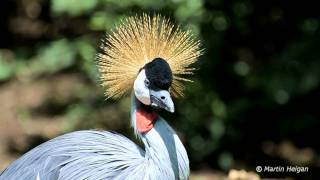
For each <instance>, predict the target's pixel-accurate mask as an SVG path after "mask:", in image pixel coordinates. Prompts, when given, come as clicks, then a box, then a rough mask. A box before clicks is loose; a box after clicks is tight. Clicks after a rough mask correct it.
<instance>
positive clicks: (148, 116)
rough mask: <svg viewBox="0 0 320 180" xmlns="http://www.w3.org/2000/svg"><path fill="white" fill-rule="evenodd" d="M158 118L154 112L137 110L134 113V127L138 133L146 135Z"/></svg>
mask: <svg viewBox="0 0 320 180" xmlns="http://www.w3.org/2000/svg"><path fill="white" fill-rule="evenodd" d="M157 118H158V114H157V113H155V112H153V111H152V112H147V111H146V110H144V109H139V110H138V111H137V112H136V127H137V130H138V131H139V133H147V132H149V131H150V130H151V129H152V128H153V124H154V123H155V121H156V120H157Z"/></svg>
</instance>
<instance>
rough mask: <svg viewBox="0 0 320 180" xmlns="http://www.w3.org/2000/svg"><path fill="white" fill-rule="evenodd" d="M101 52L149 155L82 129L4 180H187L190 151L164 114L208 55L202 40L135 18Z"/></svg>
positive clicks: (107, 79)
mask: <svg viewBox="0 0 320 180" xmlns="http://www.w3.org/2000/svg"><path fill="white" fill-rule="evenodd" d="M101 50H102V51H101V53H98V54H97V59H98V67H99V71H100V74H101V82H102V85H103V86H104V87H105V88H106V93H105V94H106V96H107V97H108V98H115V99H117V98H120V97H122V96H123V95H125V94H128V93H129V92H130V91H132V90H131V89H132V88H133V91H132V93H131V96H132V98H131V99H132V101H131V125H132V127H133V129H134V132H135V134H136V135H137V137H138V138H139V139H140V140H141V141H142V142H143V144H144V149H142V148H141V147H140V146H138V145H136V144H135V143H133V142H132V141H131V140H129V139H128V138H126V137H124V136H122V135H120V134H117V133H112V132H108V131H94V130H88V131H77V132H71V133H68V134H65V135H62V136H59V137H56V138H54V139H52V140H49V141H47V142H45V143H43V144H41V145H39V146H37V147H35V148H34V149H32V150H30V151H29V152H27V153H26V154H25V155H23V156H22V157H20V158H19V159H18V160H16V161H14V162H13V163H12V164H11V165H9V166H8V167H7V168H6V169H5V170H4V171H3V172H2V173H1V174H0V179H1V180H56V179H59V180H100V179H119V180H123V179H130V180H152V179H155V180H156V179H157V180H162V179H163V180H173V179H188V176H189V160H188V155H187V152H186V150H185V148H184V146H183V144H182V143H181V141H180V139H179V137H178V136H177V134H176V133H175V131H174V130H173V129H172V128H171V127H170V126H169V125H168V123H167V122H166V121H165V120H164V119H163V118H162V117H161V116H160V115H159V114H158V109H164V110H166V111H169V112H174V104H173V101H172V98H171V96H170V93H171V94H173V95H174V96H176V97H179V96H182V95H183V94H182V92H183V82H184V81H190V80H188V79H186V78H185V77H183V76H184V75H186V74H192V72H193V70H194V68H192V67H190V65H191V64H193V63H194V62H195V61H196V60H197V58H198V57H199V56H200V55H201V53H202V50H201V49H200V42H199V41H198V40H196V39H195V38H194V37H193V36H192V34H191V33H190V31H183V30H181V28H179V27H176V26H174V25H173V24H172V23H170V21H169V20H167V19H166V18H164V17H162V16H160V15H154V16H149V15H146V14H143V15H140V16H138V15H136V16H131V17H128V18H126V19H124V20H123V21H121V23H120V24H119V25H118V26H116V27H115V28H114V30H113V31H112V32H110V33H108V34H107V36H106V37H105V39H104V40H103V42H102V45H101Z"/></svg>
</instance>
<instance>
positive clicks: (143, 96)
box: [133, 70, 151, 105]
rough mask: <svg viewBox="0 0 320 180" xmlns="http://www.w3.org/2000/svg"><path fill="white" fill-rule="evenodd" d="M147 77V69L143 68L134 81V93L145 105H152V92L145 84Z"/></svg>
mask: <svg viewBox="0 0 320 180" xmlns="http://www.w3.org/2000/svg"><path fill="white" fill-rule="evenodd" d="M145 79H146V74H145V71H144V70H142V71H141V72H140V73H139V74H138V76H137V79H136V80H135V81H134V86H133V89H134V94H135V96H136V98H137V99H138V100H139V101H140V102H142V103H143V104H145V105H150V104H151V101H150V92H149V89H148V88H147V87H146V86H145V84H144V81H145Z"/></svg>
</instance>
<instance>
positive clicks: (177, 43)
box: [97, 14, 202, 98]
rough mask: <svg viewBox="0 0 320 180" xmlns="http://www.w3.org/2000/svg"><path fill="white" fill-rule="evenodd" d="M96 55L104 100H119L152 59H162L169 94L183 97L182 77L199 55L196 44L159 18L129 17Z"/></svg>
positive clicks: (145, 16) (189, 35) (186, 33)
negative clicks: (169, 75) (169, 76)
mask: <svg viewBox="0 0 320 180" xmlns="http://www.w3.org/2000/svg"><path fill="white" fill-rule="evenodd" d="M101 49H102V52H101V53H99V54H98V55H97V58H98V60H99V63H98V65H99V70H100V73H101V82H102V85H103V86H104V87H106V96H107V97H108V98H119V97H121V96H123V95H125V94H127V93H128V92H130V90H131V88H132V87H133V83H134V80H135V78H136V76H137V74H138V71H139V70H140V69H141V68H142V67H143V66H144V65H145V64H146V63H148V62H150V61H152V60H153V59H154V58H157V57H160V58H162V59H165V60H166V61H167V62H168V63H169V65H170V67H171V70H172V73H173V83H172V87H171V92H172V94H173V95H174V96H176V97H179V96H182V95H183V89H184V86H183V83H182V82H183V81H189V80H188V79H186V78H185V77H184V76H185V75H189V74H192V73H193V71H194V68H192V67H190V65H191V64H193V63H194V62H195V61H196V60H197V58H198V57H199V56H200V55H201V52H202V51H201V49H200V42H199V40H196V39H195V38H194V36H193V35H192V34H191V32H190V31H183V30H181V28H180V27H177V26H175V25H173V24H172V23H171V22H170V21H169V20H168V19H166V18H164V17H162V16H160V15H155V16H149V15H147V14H143V15H141V16H132V17H128V18H126V19H124V20H123V21H122V22H121V23H120V24H119V25H118V26H117V27H116V28H115V29H114V30H113V31H112V32H111V33H109V34H108V35H107V36H106V38H105V39H104V40H103V43H102V45H101Z"/></svg>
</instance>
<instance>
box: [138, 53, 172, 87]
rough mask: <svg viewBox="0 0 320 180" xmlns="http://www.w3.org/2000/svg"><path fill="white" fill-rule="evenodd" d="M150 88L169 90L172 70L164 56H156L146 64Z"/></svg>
mask: <svg viewBox="0 0 320 180" xmlns="http://www.w3.org/2000/svg"><path fill="white" fill-rule="evenodd" d="M144 69H145V72H146V76H147V79H148V80H149V81H150V86H151V87H150V88H155V89H164V90H168V89H169V87H170V86H171V83H172V71H171V68H170V66H169V64H168V63H167V61H165V60H164V59H162V58H155V59H154V60H152V61H151V62H149V63H147V64H146V65H145V66H144Z"/></svg>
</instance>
